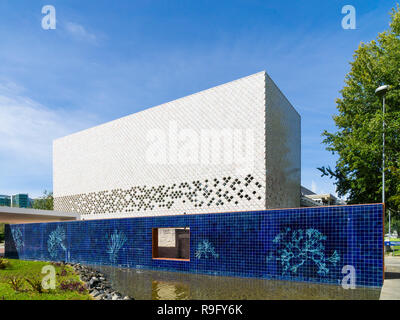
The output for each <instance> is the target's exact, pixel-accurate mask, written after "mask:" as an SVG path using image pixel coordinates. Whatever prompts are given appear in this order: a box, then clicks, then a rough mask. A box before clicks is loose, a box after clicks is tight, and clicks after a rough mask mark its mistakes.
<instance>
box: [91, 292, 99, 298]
mask: <svg viewBox="0 0 400 320" xmlns="http://www.w3.org/2000/svg"><path fill="white" fill-rule="evenodd" d="M99 294H100V292H98V291H97V290H93V291H92V293H91V295H92V296H93V297H97V296H98V295H99Z"/></svg>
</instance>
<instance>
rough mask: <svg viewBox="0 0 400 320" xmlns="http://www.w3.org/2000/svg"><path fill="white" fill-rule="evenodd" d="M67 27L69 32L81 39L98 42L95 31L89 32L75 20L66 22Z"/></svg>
mask: <svg viewBox="0 0 400 320" xmlns="http://www.w3.org/2000/svg"><path fill="white" fill-rule="evenodd" d="M65 29H66V30H67V31H68V33H69V34H71V35H72V36H74V37H75V38H78V39H80V40H85V41H88V42H92V43H96V41H97V37H96V35H94V34H93V33H90V32H88V31H87V30H86V29H85V27H83V26H82V25H80V24H79V23H75V22H67V23H65Z"/></svg>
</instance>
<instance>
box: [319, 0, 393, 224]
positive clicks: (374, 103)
mask: <svg viewBox="0 0 400 320" xmlns="http://www.w3.org/2000/svg"><path fill="white" fill-rule="evenodd" d="M389 26H390V28H389V30H387V31H384V32H382V33H380V34H379V35H378V36H377V38H376V40H373V41H371V42H369V43H361V44H360V45H359V47H358V49H357V50H356V51H355V54H354V56H353V58H354V61H352V62H351V63H350V65H351V70H350V72H349V73H348V74H347V75H346V78H345V86H344V88H343V89H342V90H341V91H340V93H341V98H339V99H337V101H336V103H337V109H338V113H339V114H338V115H335V116H334V117H333V120H334V121H335V124H336V127H337V132H335V133H329V132H327V131H326V130H325V131H324V132H323V134H322V136H323V137H324V140H323V142H324V143H325V144H326V145H327V150H328V151H331V152H332V153H333V154H337V155H338V160H337V162H336V167H335V169H332V168H330V167H321V168H318V169H319V170H320V171H321V172H322V176H329V177H330V178H333V179H334V180H335V185H336V190H337V192H338V194H339V196H347V197H348V202H349V203H376V202H381V199H382V198H381V197H382V196H381V195H382V130H383V129H382V120H383V114H382V98H380V97H378V96H377V95H376V94H375V89H376V88H377V87H379V86H381V85H383V84H387V85H389V86H390V88H389V91H388V92H387V94H386V113H385V123H386V129H385V133H386V139H385V141H386V146H385V154H386V156H385V161H386V165H385V183H386V187H385V192H386V205H387V207H388V208H390V209H391V210H392V212H393V211H394V212H398V211H400V7H399V5H397V7H396V8H394V9H392V12H391V21H390V24H389ZM395 216H396V215H395ZM394 218H396V217H394Z"/></svg>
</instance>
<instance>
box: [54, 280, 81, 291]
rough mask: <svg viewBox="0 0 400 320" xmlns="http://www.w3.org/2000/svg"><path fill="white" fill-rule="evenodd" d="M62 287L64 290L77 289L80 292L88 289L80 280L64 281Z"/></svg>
mask: <svg viewBox="0 0 400 320" xmlns="http://www.w3.org/2000/svg"><path fill="white" fill-rule="evenodd" d="M60 289H61V290H63V291H77V292H79V293H84V292H85V291H86V287H85V286H84V285H83V284H82V283H81V282H79V281H62V282H61V283H60Z"/></svg>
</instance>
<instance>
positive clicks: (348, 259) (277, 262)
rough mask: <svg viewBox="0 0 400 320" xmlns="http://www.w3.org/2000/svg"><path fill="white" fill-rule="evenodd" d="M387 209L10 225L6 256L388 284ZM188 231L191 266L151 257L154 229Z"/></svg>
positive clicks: (364, 207) (339, 208)
mask: <svg viewBox="0 0 400 320" xmlns="http://www.w3.org/2000/svg"><path fill="white" fill-rule="evenodd" d="M382 224H383V207H382V205H381V204H374V205H357V206H337V207H315V208H299V209H284V210H267V211H253V212H234V213H232V212H227V213H217V214H199V215H180V216H162V217H143V218H125V219H109V220H91V221H72V222H59V223H40V224H24V225H7V226H6V256H8V257H10V258H19V259H25V260H50V261H67V262H80V263H84V264H85V263H86V264H103V265H115V266H122V267H129V268H144V269H157V270H168V271H181V272H193V273H207V274H215V275H223V276H239V277H260V278H270V279H284V280H293V281H307V282H319V283H332V284H340V283H341V281H342V279H343V277H344V276H345V274H342V269H343V267H344V266H346V265H351V266H353V267H354V268H355V271H356V284H357V285H359V286H371V287H379V286H382V282H383V225H382ZM161 227H189V228H190V261H171V260H154V259H152V228H161Z"/></svg>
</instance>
